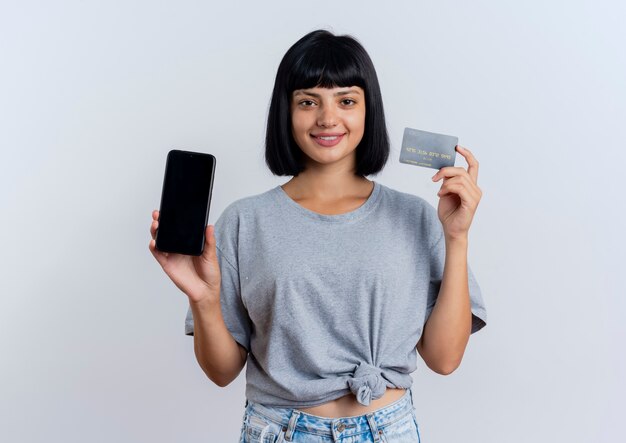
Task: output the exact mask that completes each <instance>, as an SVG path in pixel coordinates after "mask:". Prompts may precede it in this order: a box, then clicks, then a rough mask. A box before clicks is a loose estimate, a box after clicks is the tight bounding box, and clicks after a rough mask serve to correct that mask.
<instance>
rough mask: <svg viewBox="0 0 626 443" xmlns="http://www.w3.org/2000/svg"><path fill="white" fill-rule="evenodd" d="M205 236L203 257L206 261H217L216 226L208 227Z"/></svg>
mask: <svg viewBox="0 0 626 443" xmlns="http://www.w3.org/2000/svg"><path fill="white" fill-rule="evenodd" d="M204 234H205V235H204V251H202V256H203V258H204V259H205V260H217V253H216V250H215V243H216V242H215V226H213V225H208V226H207V227H206V231H205V233H204Z"/></svg>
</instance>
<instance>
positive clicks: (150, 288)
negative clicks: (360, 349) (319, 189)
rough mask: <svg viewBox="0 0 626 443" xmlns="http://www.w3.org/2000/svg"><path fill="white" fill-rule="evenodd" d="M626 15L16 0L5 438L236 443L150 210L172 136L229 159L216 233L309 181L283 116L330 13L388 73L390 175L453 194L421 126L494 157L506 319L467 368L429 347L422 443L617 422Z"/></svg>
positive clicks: (514, 436) (616, 435) (237, 414)
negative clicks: (272, 167)
mask: <svg viewBox="0 0 626 443" xmlns="http://www.w3.org/2000/svg"><path fill="white" fill-rule="evenodd" d="M625 19H626V10H625V6H624V4H623V2H617V1H615V2H608V1H594V2H592V1H550V2H547V1H539V0H528V1H523V2H521V1H495V0H493V1H480V0H478V1H473V2H463V1H455V2H454V1H437V2H424V1H411V2H408V1H396V2H390V3H389V4H388V5H386V6H383V4H382V3H381V2H372V3H371V4H367V3H366V2H363V1H342V2H337V1H316V2H292V1H285V2H270V3H268V2H254V3H253V2H249V3H244V2H201V1H176V2H153V1H106V2H105V1H101V2H95V1H92V2H88V1H75V2H69V1H66V2H60V1H58V2H43V1H42V2H32V1H19V2H18V1H2V2H1V3H0V148H1V157H0V159H1V160H0V211H1V222H0V223H1V227H2V228H1V229H0V247H1V250H2V254H1V255H0V260H1V261H0V272H1V273H2V276H1V279H0V440H2V441H6V442H9V441H11V442H18V441H19V442H29V443H30V442H64V443H67V442H91V443H95V442H155V443H156V442H234V441H237V439H238V437H239V431H240V428H241V419H242V416H243V406H244V402H245V396H244V389H245V369H244V372H242V373H241V375H240V376H239V378H238V379H237V380H236V381H234V382H233V383H232V384H231V385H229V386H227V387H226V388H219V387H217V386H215V385H213V384H212V382H211V381H210V380H209V379H208V378H206V376H205V375H204V373H203V372H202V370H201V369H200V367H199V366H198V364H197V362H196V360H195V356H194V353H193V339H192V338H191V337H187V336H185V335H184V327H183V325H184V316H185V314H186V310H187V298H186V296H185V295H184V294H183V293H181V292H180V291H179V290H178V289H177V288H176V287H175V286H174V284H173V283H172V282H171V281H170V280H169V278H168V277H167V276H166V275H165V273H164V272H163V271H162V270H161V268H160V266H159V265H158V264H157V262H156V261H155V260H154V258H153V257H152V255H151V254H150V252H149V250H148V242H149V239H150V235H149V232H148V230H149V226H150V222H151V211H152V210H153V209H156V208H158V205H159V199H160V193H161V185H162V179H163V170H164V166H165V157H166V154H167V152H168V151H169V150H170V149H173V148H178V149H189V150H198V151H203V152H210V153H212V154H214V155H215V156H216V157H217V171H216V174H217V175H216V178H215V188H214V191H213V202H212V207H211V214H210V217H209V223H211V224H213V223H214V222H215V221H216V220H217V217H218V216H219V215H220V214H221V212H222V210H223V209H224V207H225V206H226V205H227V204H229V203H230V202H232V201H234V200H235V199H238V198H241V197H244V196H247V195H252V194H257V193H261V192H263V191H265V190H267V189H269V188H270V187H273V186H276V185H277V184H282V183H284V182H286V181H287V180H288V179H289V177H275V176H272V174H271V173H270V171H269V169H267V167H266V166H265V163H264V159H263V154H264V151H263V149H264V144H263V143H264V134H265V123H266V116H267V108H268V104H269V98H270V94H271V91H272V87H273V84H274V76H275V74H276V69H277V67H278V64H279V62H280V60H281V58H282V56H283V54H284V53H285V51H286V50H287V49H288V48H289V47H290V46H291V45H292V44H293V43H295V41H296V40H298V39H299V38H300V37H302V36H303V35H304V34H306V33H308V32H309V31H312V30H314V29H317V28H323V29H327V30H330V31H332V32H335V33H338V34H344V33H347V34H350V35H352V36H354V37H356V38H357V39H358V40H359V41H360V42H361V43H362V44H363V45H364V46H365V48H366V50H367V51H368V53H369V54H370V56H371V58H372V60H373V61H374V65H375V66H376V69H377V73H378V76H379V81H380V85H381V89H382V93H383V98H384V106H385V112H386V117H387V124H388V129H389V134H390V136H391V141H392V152H391V156H390V159H389V162H388V164H387V166H386V168H385V169H384V170H383V172H382V173H381V174H379V175H377V176H371V177H370V178H371V179H374V180H377V181H379V182H381V183H383V184H385V185H387V186H390V187H392V188H395V189H398V190H401V191H404V192H411V193H415V194H417V195H420V196H422V197H424V198H425V199H427V200H428V201H429V202H431V204H433V205H434V206H436V205H437V196H436V193H437V191H438V189H439V187H440V186H441V182H439V183H433V182H431V180H430V177H431V176H432V175H433V174H434V170H430V169H425V168H418V167H413V166H410V165H406V164H400V163H399V162H398V158H399V153H400V151H399V147H400V143H401V140H402V131H403V129H404V127H406V126H409V127H413V128H417V129H424V130H428V131H433V132H442V133H446V134H452V135H456V136H458V137H459V144H461V145H462V146H466V147H468V148H469V149H470V150H472V152H473V153H474V154H475V156H476V158H477V159H478V161H479V162H480V172H479V179H478V184H479V186H480V187H481V189H482V190H483V198H482V200H481V202H480V205H479V208H478V211H477V213H476V216H475V218H474V222H473V224H472V228H471V230H470V248H469V258H470V263H471V266H472V269H473V270H474V272H475V275H476V277H477V279H478V281H479V283H480V285H481V288H482V290H483V294H484V299H485V302H486V305H487V311H488V319H489V321H488V325H487V326H486V328H485V329H483V330H481V331H480V332H478V333H476V334H475V335H472V337H471V339H470V343H469V345H468V348H467V351H466V353H465V357H464V360H463V363H462V364H461V366H460V367H459V368H458V369H457V370H456V371H455V372H454V373H452V374H451V375H449V376H441V375H438V374H436V373H434V372H432V371H430V370H429V369H428V368H427V367H426V366H425V364H424V363H423V362H422V361H421V359H419V361H418V370H417V371H416V372H415V373H413V374H412V376H413V379H414V387H413V392H414V401H415V405H416V408H417V413H418V419H419V423H420V430H421V436H422V441H423V442H425V443H435V442H458V441H463V442H481V443H486V442H494V443H496V442H498V443H500V442H509V443H514V442H527V441H537V442H555V441H559V442H587V441H594V442H613V441H617V440H618V439H620V438H621V437H623V427H622V426H621V425H620V424H619V421H620V420H619V419H621V418H623V415H622V414H623V407H624V404H623V398H624V396H625V395H626V392H625V389H624V388H625V381H624V373H626V357H625V353H624V342H625V339H626V334H625V332H626V328H625V327H624V317H625V316H626V309H625V305H626V303H625V301H624V294H626V291H625V284H624V275H625V272H624V264H625V263H626V257H625V252H624V251H625V242H624V229H623V228H624V211H623V206H624V202H625V199H624V196H623V191H624V178H623V174H622V172H623V165H624V164H625V162H624V160H625V154H624V147H625V146H624V141H623V129H624V122H626V112H625V108H626V106H625V103H626V86H625V84H624V79H625V78H626V63H625V60H624V47H623V43H624V41H625V40H626V31H625V30H624V29H625V28H624V20H625ZM465 165H466V164H465V162H464V160H463V158H462V157H461V156H460V155H458V156H457V166H465ZM418 358H419V357H418Z"/></svg>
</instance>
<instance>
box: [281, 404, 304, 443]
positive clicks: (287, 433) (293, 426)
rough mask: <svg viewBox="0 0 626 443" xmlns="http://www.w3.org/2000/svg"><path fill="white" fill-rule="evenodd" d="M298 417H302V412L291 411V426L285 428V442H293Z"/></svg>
mask: <svg viewBox="0 0 626 443" xmlns="http://www.w3.org/2000/svg"><path fill="white" fill-rule="evenodd" d="M298 417H300V411H298V410H296V409H293V410H292V411H291V417H289V425H287V426H283V431H285V441H291V439H292V438H293V433H294V432H296V422H297V421H298Z"/></svg>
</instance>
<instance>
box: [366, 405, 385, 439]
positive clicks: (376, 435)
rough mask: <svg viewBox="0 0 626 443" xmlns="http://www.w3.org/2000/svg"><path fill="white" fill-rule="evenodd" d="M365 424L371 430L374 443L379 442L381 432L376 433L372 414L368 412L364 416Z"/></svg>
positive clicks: (376, 428) (376, 427) (376, 429)
mask: <svg viewBox="0 0 626 443" xmlns="http://www.w3.org/2000/svg"><path fill="white" fill-rule="evenodd" d="M366 417H367V422H368V423H369V424H370V429H371V430H372V437H374V443H379V442H380V433H381V432H382V431H380V432H379V431H378V426H376V420H374V413H373V412H370V413H369V414H366Z"/></svg>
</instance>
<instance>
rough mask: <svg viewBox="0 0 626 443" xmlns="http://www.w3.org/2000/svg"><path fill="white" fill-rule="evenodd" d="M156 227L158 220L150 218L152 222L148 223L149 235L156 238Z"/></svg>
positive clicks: (157, 226)
mask: <svg viewBox="0 0 626 443" xmlns="http://www.w3.org/2000/svg"><path fill="white" fill-rule="evenodd" d="M157 229H159V222H158V221H157V220H152V224H151V225H150V235H151V236H152V238H156V231H157Z"/></svg>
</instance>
